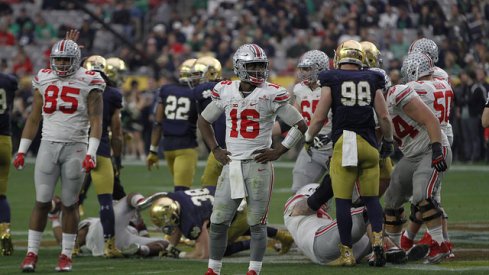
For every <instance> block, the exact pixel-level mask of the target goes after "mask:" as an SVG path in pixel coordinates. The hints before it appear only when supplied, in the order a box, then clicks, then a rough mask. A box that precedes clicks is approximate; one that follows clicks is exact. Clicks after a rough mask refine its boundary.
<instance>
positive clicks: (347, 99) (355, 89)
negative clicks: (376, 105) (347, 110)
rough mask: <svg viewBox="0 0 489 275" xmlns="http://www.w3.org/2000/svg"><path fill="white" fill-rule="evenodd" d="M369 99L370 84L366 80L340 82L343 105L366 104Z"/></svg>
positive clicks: (368, 102)
mask: <svg viewBox="0 0 489 275" xmlns="http://www.w3.org/2000/svg"><path fill="white" fill-rule="evenodd" d="M371 101H372V98H371V97H370V85H369V84H368V82H367V81H360V82H358V83H357V84H355V82H353V81H346V82H343V83H342V84H341V104H343V106H355V105H358V106H368V105H370V102H371Z"/></svg>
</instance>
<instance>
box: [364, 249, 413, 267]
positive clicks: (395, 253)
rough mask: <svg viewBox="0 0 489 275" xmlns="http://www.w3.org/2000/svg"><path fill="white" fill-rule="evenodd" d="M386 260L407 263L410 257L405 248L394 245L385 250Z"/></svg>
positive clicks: (393, 262) (394, 262)
mask: <svg viewBox="0 0 489 275" xmlns="http://www.w3.org/2000/svg"><path fill="white" fill-rule="evenodd" d="M385 260H386V262H388V263H392V264H405V263H406V262H407V260H408V259H407V256H406V252H405V251H404V250H402V249H400V248H394V247H393V248H391V249H389V250H387V251H386V252H385ZM369 263H370V262H369Z"/></svg>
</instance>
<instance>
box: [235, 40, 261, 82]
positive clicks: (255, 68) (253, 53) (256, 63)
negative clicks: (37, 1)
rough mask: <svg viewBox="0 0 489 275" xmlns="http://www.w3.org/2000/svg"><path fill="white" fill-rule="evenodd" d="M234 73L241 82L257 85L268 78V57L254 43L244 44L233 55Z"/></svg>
mask: <svg viewBox="0 0 489 275" xmlns="http://www.w3.org/2000/svg"><path fill="white" fill-rule="evenodd" d="M233 66H234V73H235V74H236V75H237V76H238V77H239V79H240V80H241V81H243V82H248V83H250V84H252V85H255V86H259V85H261V84H262V83H264V82H265V81H266V80H267V78H268V58H267V56H266V54H265V51H263V49H262V48H261V47H260V46H258V45H256V44H245V45H242V46H241V47H239V48H238V50H236V52H235V53H234V56H233Z"/></svg>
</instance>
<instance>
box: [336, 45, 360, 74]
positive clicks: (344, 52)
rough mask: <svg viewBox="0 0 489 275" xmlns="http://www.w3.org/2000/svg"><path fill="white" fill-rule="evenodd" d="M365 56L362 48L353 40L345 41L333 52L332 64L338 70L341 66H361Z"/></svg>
mask: <svg viewBox="0 0 489 275" xmlns="http://www.w3.org/2000/svg"><path fill="white" fill-rule="evenodd" d="M364 58H365V54H364V53H363V51H362V46H361V45H360V43H359V42H357V41H355V40H347V41H345V42H343V43H341V44H340V45H339V46H338V48H337V49H336V51H335V56H334V63H335V67H336V68H339V67H340V65H341V64H355V65H358V66H360V67H362V66H363V63H364V61H363V60H364Z"/></svg>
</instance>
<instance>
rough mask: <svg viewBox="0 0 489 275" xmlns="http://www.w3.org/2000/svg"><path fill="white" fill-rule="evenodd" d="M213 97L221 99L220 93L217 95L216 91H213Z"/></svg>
mask: <svg viewBox="0 0 489 275" xmlns="http://www.w3.org/2000/svg"><path fill="white" fill-rule="evenodd" d="M211 95H212V96H213V97H217V98H219V94H218V93H216V91H214V90H212V92H211Z"/></svg>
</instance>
